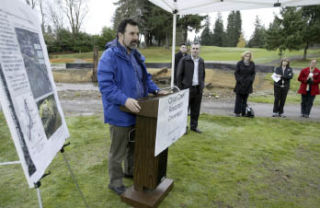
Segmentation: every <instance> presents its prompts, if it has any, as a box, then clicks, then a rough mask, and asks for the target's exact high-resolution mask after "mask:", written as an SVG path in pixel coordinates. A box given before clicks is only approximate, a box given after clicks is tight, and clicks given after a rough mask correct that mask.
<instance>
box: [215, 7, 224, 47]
mask: <svg viewBox="0 0 320 208" xmlns="http://www.w3.org/2000/svg"><path fill="white" fill-rule="evenodd" d="M225 36H226V34H225V32H224V27H223V20H222V17H221V14H220V13H218V18H217V20H216V22H215V24H214V29H213V34H212V45H215V46H220V47H222V46H224V42H225Z"/></svg>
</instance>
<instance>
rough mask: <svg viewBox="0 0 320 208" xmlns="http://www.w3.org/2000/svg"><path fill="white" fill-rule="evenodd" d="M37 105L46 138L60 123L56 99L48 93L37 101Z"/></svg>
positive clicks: (48, 137)
mask: <svg viewBox="0 0 320 208" xmlns="http://www.w3.org/2000/svg"><path fill="white" fill-rule="evenodd" d="M37 105H38V109H39V114H40V118H41V121H42V124H43V128H44V131H45V133H46V136H47V139H50V137H51V135H52V134H54V132H55V131H56V130H57V129H58V128H59V127H60V126H61V125H62V120H61V115H60V113H59V111H58V108H57V103H56V100H55V99H54V96H53V95H50V96H49V97H47V98H45V99H43V100H40V101H38V103H37Z"/></svg>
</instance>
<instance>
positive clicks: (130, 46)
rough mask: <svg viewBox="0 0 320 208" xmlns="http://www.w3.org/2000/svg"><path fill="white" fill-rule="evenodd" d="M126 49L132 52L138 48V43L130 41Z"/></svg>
mask: <svg viewBox="0 0 320 208" xmlns="http://www.w3.org/2000/svg"><path fill="white" fill-rule="evenodd" d="M126 47H127V48H128V49H129V50H134V49H136V48H137V47H138V41H131V42H130V43H129V44H128V45H126Z"/></svg>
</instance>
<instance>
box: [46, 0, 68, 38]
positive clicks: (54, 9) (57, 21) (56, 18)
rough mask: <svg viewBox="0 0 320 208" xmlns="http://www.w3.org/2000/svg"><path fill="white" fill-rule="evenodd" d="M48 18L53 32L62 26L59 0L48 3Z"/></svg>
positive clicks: (62, 15)
mask: <svg viewBox="0 0 320 208" xmlns="http://www.w3.org/2000/svg"><path fill="white" fill-rule="evenodd" d="M48 12H49V19H50V20H51V24H52V25H53V30H54V32H57V31H59V30H60V29H62V28H64V13H63V5H62V2H61V1H57V2H55V4H48Z"/></svg>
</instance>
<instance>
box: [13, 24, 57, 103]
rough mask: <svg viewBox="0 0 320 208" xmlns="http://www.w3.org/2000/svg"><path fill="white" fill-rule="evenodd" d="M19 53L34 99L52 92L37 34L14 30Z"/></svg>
mask: <svg viewBox="0 0 320 208" xmlns="http://www.w3.org/2000/svg"><path fill="white" fill-rule="evenodd" d="M15 31H16V34H17V39H18V43H19V47H20V51H21V54H22V57H23V61H24V65H25V68H26V71H27V74H28V78H29V82H30V86H31V90H32V94H33V97H34V98H35V99H37V98H39V97H42V96H44V95H46V94H48V93H51V92H52V91H53V89H52V86H51V85H50V80H49V76H48V70H47V67H46V65H45V61H44V57H43V51H42V48H41V44H40V39H39V34H37V33H34V32H30V31H28V30H25V29H21V28H15Z"/></svg>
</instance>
